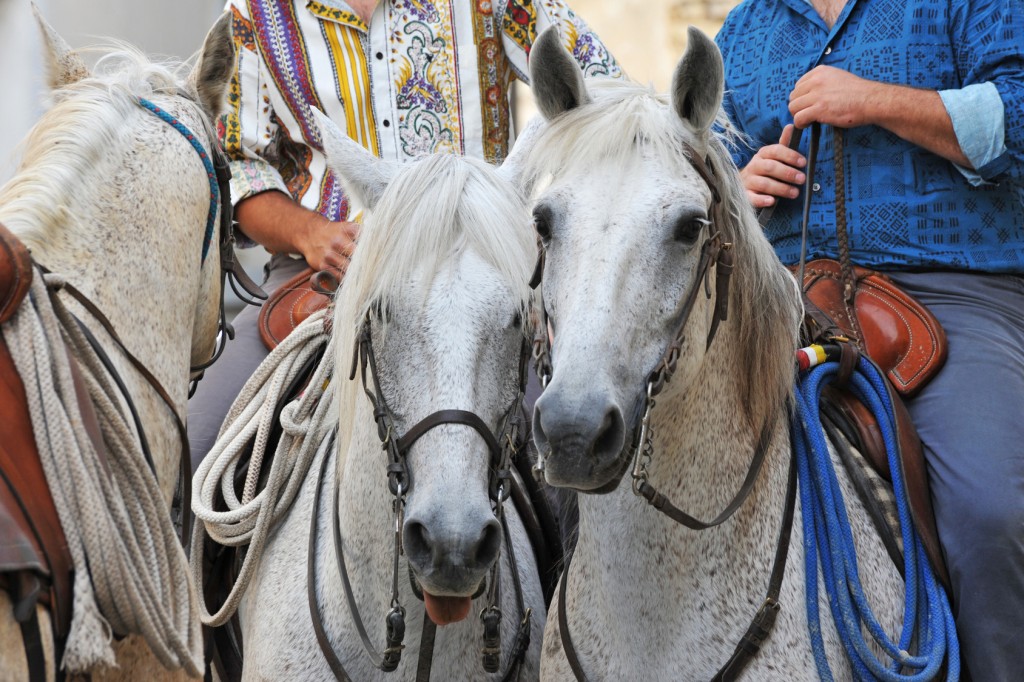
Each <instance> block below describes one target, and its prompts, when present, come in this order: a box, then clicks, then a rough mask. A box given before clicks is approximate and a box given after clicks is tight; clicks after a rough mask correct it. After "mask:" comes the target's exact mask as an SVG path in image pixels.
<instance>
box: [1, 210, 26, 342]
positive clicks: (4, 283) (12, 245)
mask: <svg viewBox="0 0 1024 682" xmlns="http://www.w3.org/2000/svg"><path fill="white" fill-rule="evenodd" d="M31 283H32V256H31V255H30V254H29V252H28V249H27V248H26V247H25V245H24V244H22V243H21V240H20V239H18V238H17V237H16V236H14V233H13V232H11V231H10V230H8V229H7V228H6V227H4V226H3V224H2V223H0V324H3V323H4V322H6V321H7V320H9V319H11V317H12V316H13V315H14V312H15V311H16V310H17V309H18V306H19V305H21V300H22V299H23V298H25V294H26V293H28V287H29V284H31Z"/></svg>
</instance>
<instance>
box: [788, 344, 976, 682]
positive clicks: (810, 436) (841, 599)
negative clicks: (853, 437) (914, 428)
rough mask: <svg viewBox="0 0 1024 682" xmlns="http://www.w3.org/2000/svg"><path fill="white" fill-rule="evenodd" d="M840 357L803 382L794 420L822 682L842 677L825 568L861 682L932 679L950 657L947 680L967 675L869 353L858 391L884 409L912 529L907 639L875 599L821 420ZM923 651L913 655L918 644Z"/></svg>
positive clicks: (908, 531) (881, 415) (811, 621)
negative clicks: (864, 577) (826, 630)
mask: <svg viewBox="0 0 1024 682" xmlns="http://www.w3.org/2000/svg"><path fill="white" fill-rule="evenodd" d="M838 371H839V363H837V362H826V363H824V364H821V365H818V366H816V367H814V368H813V369H812V370H810V371H809V372H807V373H806V374H804V375H803V376H802V377H801V379H800V381H799V382H798V385H797V388H796V401H795V402H796V410H795V417H794V422H793V424H792V426H791V431H792V440H793V447H794V448H795V452H796V456H797V462H798V471H799V477H800V502H801V507H802V509H803V526H804V547H805V555H804V562H805V566H804V568H805V573H806V590H807V624H808V631H809V633H810V638H811V649H812V650H813V652H814V660H815V665H816V666H817V669H818V676H819V678H820V679H821V680H829V681H830V680H832V679H833V678H832V671H831V669H830V668H829V664H828V660H827V659H826V657H825V645H824V640H823V637H822V633H821V621H820V614H819V612H818V567H819V564H820V568H821V574H822V578H823V581H822V582H823V584H824V585H825V589H826V592H827V593H828V601H829V605H830V606H831V610H832V620H833V622H834V623H835V626H836V629H837V630H838V632H839V636H840V639H841V640H842V642H843V646H844V648H845V649H846V652H847V656H848V658H849V660H850V664H851V666H852V667H853V671H854V675H855V677H856V678H857V679H861V680H884V681H885V682H923V681H924V680H931V679H934V678H935V676H936V675H937V674H938V672H939V668H940V666H941V665H942V662H943V660H945V661H946V662H947V678H946V679H947V680H951V681H955V680H957V679H959V676H960V651H959V644H958V642H957V638H956V628H955V626H954V623H953V615H952V611H951V609H950V605H949V601H948V599H947V598H946V593H945V591H943V590H942V589H941V587H939V585H938V582H937V581H936V579H935V574H934V572H933V570H932V567H931V564H930V563H929V562H928V558H927V555H926V554H925V551H924V545H923V544H922V543H921V540H920V537H919V536H918V535H917V532H916V531H915V530H914V526H913V521H912V520H911V517H910V510H909V508H908V504H909V502H908V501H907V499H906V489H905V488H904V485H903V479H902V474H901V469H900V465H899V460H898V453H897V447H896V437H895V433H894V428H893V425H892V418H891V415H892V406H891V404H890V403H889V396H888V393H887V391H886V390H885V387H884V385H883V384H882V383H881V382H882V381H885V380H886V379H885V377H883V376H882V375H881V374H880V373H879V371H878V370H877V368H875V366H874V365H872V364H871V363H870V362H869V361H868V360H866V359H865V358H864V357H861V359H860V361H859V363H858V365H857V371H856V372H854V374H853V376H852V381H851V390H852V391H853V392H854V394H855V395H856V396H857V397H858V398H859V399H860V400H861V401H863V402H864V404H865V405H867V406H868V407H869V408H870V409H871V411H872V413H873V414H875V415H876V418H877V420H878V424H879V428H880V430H881V432H882V437H883V440H884V442H885V446H886V452H887V454H888V458H889V468H890V470H891V472H892V482H893V489H894V491H895V493H896V507H897V511H898V514H899V521H900V532H901V535H902V536H903V546H904V548H905V551H904V553H903V556H904V571H905V575H906V591H905V603H904V612H903V628H902V631H901V633H900V638H899V641H898V642H894V641H893V640H892V639H891V638H890V637H889V636H888V635H887V634H886V632H885V630H884V628H883V627H882V625H881V624H880V623H879V622H878V619H877V618H876V617H875V615H874V613H873V611H872V610H871V606H870V605H869V604H868V602H867V598H866V595H865V594H864V589H863V586H862V585H861V581H860V575H859V572H858V567H857V554H856V547H855V544H854V541H853V534H852V531H851V529H850V522H849V518H848V517H847V514H846V506H845V503H844V501H843V495H842V491H841V489H840V487H839V481H838V479H837V478H836V473H835V468H834V466H833V465H832V461H831V457H830V455H829V450H828V442H827V440H826V437H825V434H824V432H823V430H822V427H821V415H820V413H819V408H818V406H819V400H820V396H821V390H822V388H823V387H824V386H825V385H826V384H828V383H831V380H832V379H833V378H834V377H835V376H836V375H837V374H838ZM864 629H866V630H867V631H868V633H869V634H870V635H871V638H872V639H873V640H874V641H875V643H876V644H877V645H878V646H879V647H881V648H882V650H883V651H884V652H885V654H886V656H887V657H888V658H889V660H888V661H886V662H883V661H881V660H879V659H878V657H877V656H876V655H875V654H874V652H873V651H872V650H871V649H870V648H869V646H868V643H867V641H866V640H865V638H864ZM915 641H916V643H917V650H918V654H917V655H912V654H910V653H909V650H910V648H911V645H912V643H913V642H915ZM904 669H908V670H909V671H910V672H909V673H907V674H904V673H902V672H901V671H902V670H904Z"/></svg>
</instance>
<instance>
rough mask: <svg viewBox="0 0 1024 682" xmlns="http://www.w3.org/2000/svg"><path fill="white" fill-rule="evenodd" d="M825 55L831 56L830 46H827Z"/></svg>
mask: <svg viewBox="0 0 1024 682" xmlns="http://www.w3.org/2000/svg"><path fill="white" fill-rule="evenodd" d="M825 54H832V46H831V45H829V46H828V47H826V48H825Z"/></svg>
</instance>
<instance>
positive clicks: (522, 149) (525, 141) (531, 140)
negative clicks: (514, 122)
mask: <svg viewBox="0 0 1024 682" xmlns="http://www.w3.org/2000/svg"><path fill="white" fill-rule="evenodd" d="M544 127H545V122H544V119H543V118H541V117H540V116H535V117H534V118H532V119H531V120H530V122H529V123H527V124H526V127H525V128H523V131H522V132H521V133H520V134H519V135H518V136H517V137H516V142H515V144H514V145H512V149H511V150H510V151H509V154H508V156H507V157H505V161H504V162H503V163H502V164H501V166H500V167H499V168H498V175H500V176H501V177H503V178H505V179H506V180H508V181H509V182H511V183H512V184H513V185H515V186H516V187H521V186H522V183H523V180H524V177H523V176H524V171H525V169H526V161H527V159H528V158H529V157H530V152H531V151H532V150H533V148H534V146H535V145H536V143H537V138H538V137H540V133H541V131H542V130H543V129H544ZM524 191H525V193H526V194H527V195H529V193H530V191H531V190H530V188H524Z"/></svg>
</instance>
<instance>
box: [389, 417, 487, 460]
mask: <svg viewBox="0 0 1024 682" xmlns="http://www.w3.org/2000/svg"><path fill="white" fill-rule="evenodd" d="M445 424H464V425H465V426H470V427H472V428H473V430H475V431H476V432H477V433H479V434H480V437H481V438H483V439H484V442H485V443H487V449H488V450H490V451H491V455H493V456H494V457H499V456H500V454H501V446H500V445H499V444H498V441H497V440H496V439H495V438H494V435H493V434H492V433H491V430H490V428H488V426H487V424H485V423H484V420H483V419H481V418H480V417H478V416H476V415H475V414H473V413H472V412H467V411H466V410H438V411H437V412H434V413H432V414H428V415H427V416H426V417H424V418H423V419H421V420H420V421H418V422H417V423H416V424H415V425H414V426H412V427H411V428H410V429H409V430H408V431H406V432H405V435H404V436H402V437H401V438H399V439H398V451H399V452H403V453H404V452H408V451H409V448H411V447H412V444H413V443H415V442H416V441H417V440H419V439H420V437H421V436H423V434H425V433H426V432H427V431H430V430H431V429H435V428H437V427H438V426H444V425H445Z"/></svg>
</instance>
